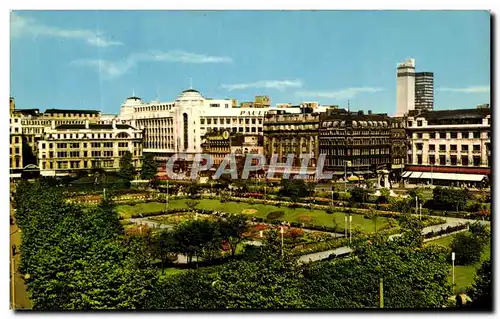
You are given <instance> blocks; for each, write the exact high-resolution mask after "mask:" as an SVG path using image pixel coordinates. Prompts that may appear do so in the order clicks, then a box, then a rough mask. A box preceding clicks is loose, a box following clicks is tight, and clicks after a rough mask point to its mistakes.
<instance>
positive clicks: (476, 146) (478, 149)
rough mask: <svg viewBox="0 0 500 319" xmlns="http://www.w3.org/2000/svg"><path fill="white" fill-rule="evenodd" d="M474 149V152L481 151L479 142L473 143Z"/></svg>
mask: <svg viewBox="0 0 500 319" xmlns="http://www.w3.org/2000/svg"><path fill="white" fill-rule="evenodd" d="M472 151H473V152H479V151H481V145H479V144H474V145H472Z"/></svg>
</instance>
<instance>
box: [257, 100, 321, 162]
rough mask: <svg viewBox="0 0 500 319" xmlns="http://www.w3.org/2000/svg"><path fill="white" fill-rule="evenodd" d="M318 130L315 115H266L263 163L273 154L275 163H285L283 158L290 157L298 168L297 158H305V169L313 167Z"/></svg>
mask: <svg viewBox="0 0 500 319" xmlns="http://www.w3.org/2000/svg"><path fill="white" fill-rule="evenodd" d="M310 111H311V110H310ZM318 129H319V113H301V114H288V113H286V112H285V111H282V110H279V111H273V112H270V113H269V114H267V115H266V117H265V119H264V155H265V157H266V161H267V163H269V162H270V160H271V158H272V157H273V156H275V155H277V156H278V161H279V162H281V163H285V162H286V160H287V155H288V154H293V155H294V162H293V166H295V167H300V165H301V161H300V156H301V155H309V156H311V159H310V162H309V166H310V167H315V166H316V164H317V160H318V153H319V143H318V141H319V140H318V137H319V136H318Z"/></svg>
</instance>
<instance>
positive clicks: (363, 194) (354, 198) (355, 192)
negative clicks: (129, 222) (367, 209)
mask: <svg viewBox="0 0 500 319" xmlns="http://www.w3.org/2000/svg"><path fill="white" fill-rule="evenodd" d="M350 193H351V198H350V199H349V201H350V202H353V203H364V202H366V200H367V199H368V191H367V190H366V189H364V188H361V187H354V188H353V189H351V191H350Z"/></svg>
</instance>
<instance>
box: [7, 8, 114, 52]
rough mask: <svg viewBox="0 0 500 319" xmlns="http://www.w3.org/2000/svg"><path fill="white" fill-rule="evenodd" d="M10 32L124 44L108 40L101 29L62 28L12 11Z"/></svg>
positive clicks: (106, 45)
mask: <svg viewBox="0 0 500 319" xmlns="http://www.w3.org/2000/svg"><path fill="white" fill-rule="evenodd" d="M10 34H11V37H13V38H16V37H22V36H46V37H54V38H63V39H76V40H82V41H85V42H86V43H87V44H89V45H93V46H99V47H108V46H113V45H122V44H123V43H122V42H119V41H113V40H108V39H106V38H105V37H104V35H103V34H102V32H100V31H97V30H96V31H92V30H87V29H61V28H57V27H51V26H48V25H43V24H39V23H38V22H37V21H36V20H35V19H33V18H31V17H25V16H20V15H18V14H16V13H14V12H11V16H10Z"/></svg>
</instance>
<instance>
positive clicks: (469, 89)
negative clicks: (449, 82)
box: [438, 86, 490, 93]
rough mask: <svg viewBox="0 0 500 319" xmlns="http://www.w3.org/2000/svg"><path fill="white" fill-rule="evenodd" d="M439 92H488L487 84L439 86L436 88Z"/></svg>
mask: <svg viewBox="0 0 500 319" xmlns="http://www.w3.org/2000/svg"><path fill="white" fill-rule="evenodd" d="M438 91H440V92H459V93H489V92H490V87H489V86H470V87H465V88H447V87H441V88H438Z"/></svg>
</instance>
